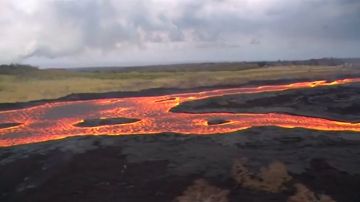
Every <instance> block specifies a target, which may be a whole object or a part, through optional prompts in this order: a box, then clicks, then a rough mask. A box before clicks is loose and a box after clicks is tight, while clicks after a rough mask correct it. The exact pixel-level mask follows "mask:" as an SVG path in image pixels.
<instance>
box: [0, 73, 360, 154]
mask: <svg viewBox="0 0 360 202" xmlns="http://www.w3.org/2000/svg"><path fill="white" fill-rule="evenodd" d="M354 82H360V78H354V79H343V80H337V81H333V82H327V81H314V82H301V83H293V84H287V85H269V86H259V87H246V88H230V89H217V90H208V91H202V92H197V93H183V94H171V95H163V96H150V97H129V98H111V99H96V100H82V101H67V102H53V103H46V104H42V105H38V106H33V107H28V108H24V109H17V110H8V111H0V146H3V147H4V146H12V145H19V144H28V143H36V142H42V141H48V140H55V139H62V138H66V137H72V136H81V135H132V134H142V135H148V134H156V133H163V132H173V133H182V134H192V135H207V134H219V133H228V132H234V131H238V130H244V129H247V128H250V127H257V126H278V127H284V128H294V127H301V128H307V129H313V130H324V131H358V132H359V131H360V123H348V122H340V121H332V120H327V119H321V118H312V117H304V116H296V115H287V114H279V113H267V114H252V113H237V114H234V113H178V112H171V111H170V110H171V109H172V108H173V107H175V106H177V105H179V104H181V103H183V102H187V101H192V100H199V99H205V98H209V97H215V96H223V95H230V94H249V93H262V92H275V91H284V90H289V89H299V88H311V87H318V86H330V85H341V84H347V83H354ZM119 117H125V118H132V119H137V120H138V121H136V122H132V123H125V124H124V123H123V124H111V125H96V126H93V127H80V126H79V123H82V122H83V120H88V119H104V120H106V119H113V118H119ZM213 118H219V119H224V120H228V121H229V122H226V123H222V124H215V125H209V124H208V120H209V119H213Z"/></svg>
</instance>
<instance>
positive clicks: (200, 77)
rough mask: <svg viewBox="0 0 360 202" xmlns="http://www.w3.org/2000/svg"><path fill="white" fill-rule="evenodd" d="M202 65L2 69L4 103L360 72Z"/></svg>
mask: <svg viewBox="0 0 360 202" xmlns="http://www.w3.org/2000/svg"><path fill="white" fill-rule="evenodd" d="M229 64H231V65H229ZM200 65H201V64H200ZM191 66H192V67H193V68H191ZM196 66H197V65H196V64H193V65H187V66H186V68H180V67H176V68H148V67H146V68H145V67H144V68H134V69H131V68H128V69H110V70H109V69H101V68H98V69H96V70H91V71H90V70H76V71H75V70H63V69H51V70H39V69H37V68H33V67H27V66H26V67H25V68H24V67H22V68H18V67H16V68H13V69H12V68H4V66H0V95H1V96H0V103H4V102H23V101H29V100H38V99H50V98H58V97H62V96H65V95H68V94H71V93H88V92H109V91H137V90H142V89H148V88H158V87H164V88H172V87H174V88H192V87H198V86H211V85H219V84H221V85H224V84H243V83H246V82H248V81H252V80H271V79H284V78H286V79H297V78H319V77H322V78H331V77H333V76H335V75H352V74H354V73H360V70H357V69H356V68H353V67H347V66H304V65H302V66H270V67H259V66H253V67H252V66H249V65H245V66H244V64H242V63H239V64H236V63H234V64H232V63H225V64H212V66H211V67H210V68H196ZM9 69H10V70H9ZM4 70H6V71H4Z"/></svg>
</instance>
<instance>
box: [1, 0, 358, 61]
mask: <svg viewBox="0 0 360 202" xmlns="http://www.w3.org/2000/svg"><path fill="white" fill-rule="evenodd" d="M359 23H360V3H359V2H358V1H355V0H312V1H311V0H293V1H287V0H199V1H193V0H172V1H169V0H27V1H23V0H0V63H9V62H27V63H32V64H40V65H45V66H52V65H55V66H62V65H65V66H72V65H74V66H86V65H92V66H94V65H102V64H105V65H106V64H107V65H116V64H120V65H123V64H125V65H131V64H147V63H171V62H182V61H183V62H189V61H214V60H215V61H216V60H217V61H219V60H256V59H292V58H306V57H322V56H344V55H345V56H359V55H357V54H358V53H359V52H360V51H359V49H360V48H358V47H360V46H359V45H360V28H359V27H360V24H359ZM254 42H256V43H254ZM334 47H335V48H334ZM328 49H331V50H328ZM321 50H324V51H321Z"/></svg>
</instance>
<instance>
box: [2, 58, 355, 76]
mask: <svg viewBox="0 0 360 202" xmlns="http://www.w3.org/2000/svg"><path fill="white" fill-rule="evenodd" d="M302 65H303V66H339V65H343V66H353V67H360V58H350V59H339V58H321V59H310V60H278V61H256V62H207V63H189V64H171V65H149V66H129V67H116V66H114V67H85V68H73V69H68V70H70V71H75V72H84V71H85V72H129V71H137V72H148V71H151V72H157V71H161V72H162V71H164V72H177V71H179V72H197V71H232V70H245V69H254V68H263V67H271V66H302ZM59 70H61V69H59ZM63 70H64V69H63ZM37 71H42V70H40V69H39V68H38V67H35V66H31V65H25V64H10V65H0V74H24V73H32V72H37ZM49 71H50V70H49ZM64 71H66V70H64ZM66 72H67V71H66Z"/></svg>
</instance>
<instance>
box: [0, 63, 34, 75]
mask: <svg viewBox="0 0 360 202" xmlns="http://www.w3.org/2000/svg"><path fill="white" fill-rule="evenodd" d="M33 71H39V68H38V67H35V66H31V65H24V64H9V65H0V74H21V73H28V72H33Z"/></svg>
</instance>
